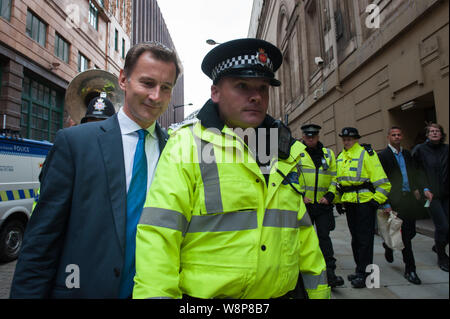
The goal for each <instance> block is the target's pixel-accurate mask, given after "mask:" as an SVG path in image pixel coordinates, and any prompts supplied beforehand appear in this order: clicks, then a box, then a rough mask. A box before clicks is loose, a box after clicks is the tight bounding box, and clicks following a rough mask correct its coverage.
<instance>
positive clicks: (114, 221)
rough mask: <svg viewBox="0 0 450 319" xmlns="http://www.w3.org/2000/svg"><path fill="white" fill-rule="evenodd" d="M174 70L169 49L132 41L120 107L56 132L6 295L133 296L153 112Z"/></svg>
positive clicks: (159, 138) (161, 135) (164, 99)
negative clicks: (100, 118)
mask: <svg viewBox="0 0 450 319" xmlns="http://www.w3.org/2000/svg"><path fill="white" fill-rule="evenodd" d="M179 72H180V67H179V64H178V60H177V57H176V54H175V53H174V52H173V51H172V50H170V49H168V48H166V47H164V46H163V45H161V44H158V43H142V44H138V45H136V46H134V47H132V48H131V49H130V50H129V52H128V54H127V57H126V60H125V66H124V69H123V70H121V72H120V76H119V85H120V87H121V89H123V90H124V92H125V100H124V104H123V107H122V108H121V109H120V110H119V112H118V113H117V114H115V115H114V116H112V117H110V118H109V119H106V120H104V121H102V122H94V123H86V124H83V125H78V126H75V127H71V128H68V129H63V130H60V131H59V132H58V133H57V136H56V140H55V144H54V146H53V148H52V150H51V151H50V153H49V155H48V158H47V161H46V165H45V166H44V168H43V171H42V179H41V193H40V198H39V201H38V204H37V206H36V209H35V210H34V211H33V214H32V217H31V219H30V221H29V224H28V226H27V230H26V233H25V237H24V242H23V247H22V250H21V253H20V256H19V259H18V262H17V266H16V271H15V274H14V279H13V283H12V288H11V298H119V297H120V298H129V297H131V293H132V288H133V277H134V273H135V269H134V253H135V237H136V235H135V234H136V227H137V221H138V220H139V218H140V214H141V212H142V207H143V204H144V201H145V195H146V190H147V189H148V188H149V186H150V184H151V181H152V178H153V173H154V170H155V168H156V164H157V161H158V159H159V154H160V152H161V151H162V149H163V148H164V146H165V143H166V141H167V138H168V137H167V133H165V132H164V131H163V130H162V129H161V128H160V127H159V125H158V123H156V119H157V118H158V117H159V116H160V115H161V114H162V113H163V112H164V111H165V110H166V109H167V106H168V104H169V101H170V98H171V91H172V88H173V86H174V85H175V82H176V79H177V77H178V75H179Z"/></svg>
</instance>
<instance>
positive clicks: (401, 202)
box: [378, 126, 429, 285]
mask: <svg viewBox="0 0 450 319" xmlns="http://www.w3.org/2000/svg"><path fill="white" fill-rule="evenodd" d="M387 139H388V146H387V147H386V148H385V149H384V150H382V151H381V152H380V153H379V154H378V156H379V158H380V162H381V165H382V166H383V169H384V171H385V173H386V175H387V177H388V179H389V181H390V183H391V186H392V187H391V191H390V193H389V195H388V201H387V202H386V203H385V204H384V205H383V207H382V208H383V212H384V213H385V214H389V213H390V212H391V211H392V210H393V211H395V212H396V213H397V214H398V215H397V216H398V217H399V218H400V219H401V220H402V221H403V222H402V227H401V233H402V241H403V245H404V246H405V248H404V249H402V255H403V262H404V264H405V274H404V277H405V278H406V279H407V280H408V281H409V282H411V283H413V284H416V285H420V284H421V280H420V278H419V276H418V275H417V272H416V263H415V260H414V254H413V250H412V243H411V241H412V239H413V238H414V236H415V235H416V216H417V215H418V213H419V212H420V211H419V209H420V207H419V205H420V203H419V202H418V200H419V199H420V194H419V192H420V191H423V189H424V187H423V185H421V181H420V180H419V172H418V171H417V170H416V167H415V165H414V162H413V159H412V156H411V153H410V152H409V151H408V150H407V149H404V148H403V147H402V140H403V134H402V129H401V128H400V127H397V126H393V127H392V128H391V129H389V132H388V136H387ZM425 192H429V191H425ZM428 196H429V194H428ZM383 247H384V249H385V258H386V261H387V262H389V263H392V262H393V260H394V254H393V251H392V249H391V248H390V247H388V246H387V245H386V244H385V243H383Z"/></svg>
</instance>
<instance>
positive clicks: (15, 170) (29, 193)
mask: <svg viewBox="0 0 450 319" xmlns="http://www.w3.org/2000/svg"><path fill="white" fill-rule="evenodd" d="M51 147H52V144H51V143H49V142H40V141H35V140H29V139H22V138H17V137H11V136H6V135H5V134H1V133H0V262H8V261H12V260H14V259H16V258H17V256H18V254H19V251H20V248H21V246H22V240H23V234H24V230H25V227H26V225H27V222H28V219H29V218H30V215H31V212H32V209H33V202H34V201H35V199H36V197H37V196H38V189H39V173H40V171H41V169H42V165H43V164H44V161H45V158H46V156H47V154H48V152H49V150H50V148H51Z"/></svg>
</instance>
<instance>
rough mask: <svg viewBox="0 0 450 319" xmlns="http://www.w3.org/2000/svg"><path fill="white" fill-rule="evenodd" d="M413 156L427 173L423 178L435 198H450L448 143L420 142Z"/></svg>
mask: <svg viewBox="0 0 450 319" xmlns="http://www.w3.org/2000/svg"><path fill="white" fill-rule="evenodd" d="M413 158H414V161H415V163H416V165H417V166H418V167H419V168H420V169H421V170H422V171H423V172H424V173H425V174H422V178H423V179H424V184H426V185H428V188H430V190H431V192H432V193H433V198H435V199H444V198H448V197H449V180H448V144H444V143H439V144H433V143H431V142H430V141H427V142H425V143H422V144H419V145H417V146H416V147H415V148H414V150H413Z"/></svg>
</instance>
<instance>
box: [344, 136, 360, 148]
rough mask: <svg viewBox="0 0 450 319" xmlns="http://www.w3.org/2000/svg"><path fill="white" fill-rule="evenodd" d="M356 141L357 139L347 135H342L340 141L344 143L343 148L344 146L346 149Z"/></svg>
mask: <svg viewBox="0 0 450 319" xmlns="http://www.w3.org/2000/svg"><path fill="white" fill-rule="evenodd" d="M357 141H358V140H357V139H356V138H353V137H348V136H346V137H343V138H342V143H343V144H344V148H345V149H346V150H348V149H350V148H352V146H353V145H355V143H356V142H357Z"/></svg>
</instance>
